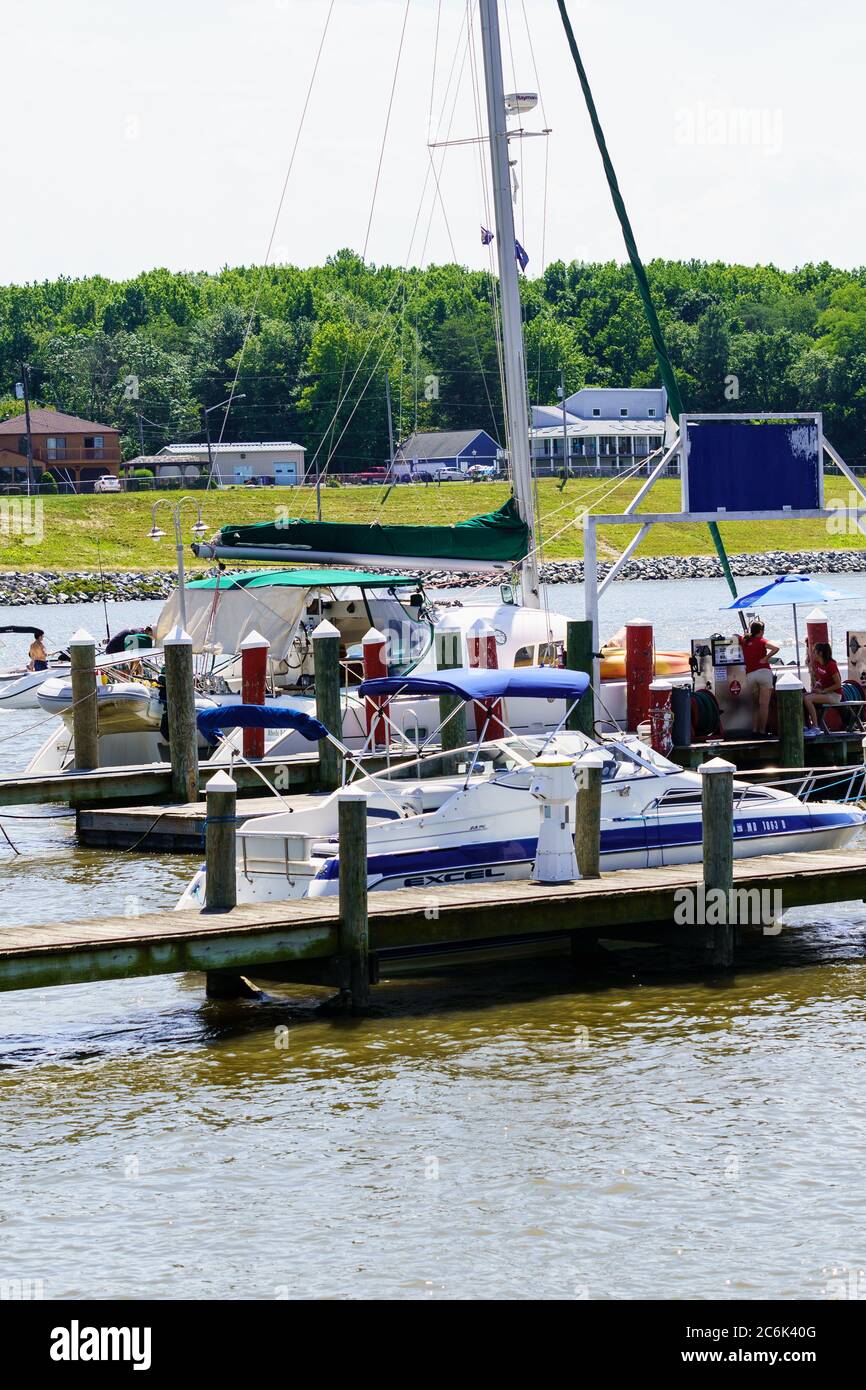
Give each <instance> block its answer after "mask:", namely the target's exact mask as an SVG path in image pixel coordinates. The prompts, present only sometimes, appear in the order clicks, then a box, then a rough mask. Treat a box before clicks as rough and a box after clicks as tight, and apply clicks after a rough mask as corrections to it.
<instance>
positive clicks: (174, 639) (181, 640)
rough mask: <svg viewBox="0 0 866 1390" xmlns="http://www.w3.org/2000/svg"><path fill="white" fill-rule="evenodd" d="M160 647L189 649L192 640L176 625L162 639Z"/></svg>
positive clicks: (178, 624)
mask: <svg viewBox="0 0 866 1390" xmlns="http://www.w3.org/2000/svg"><path fill="white" fill-rule="evenodd" d="M162 645H163V646H164V647H191V646H192V638H191V637H190V635H189V633H188V632H184V630H183V628H182V627H181V625H180V623H177V625H176V626H175V627H173V628H172V630H171V632H169V633H167V634H166V635H165V637H163V639H162Z"/></svg>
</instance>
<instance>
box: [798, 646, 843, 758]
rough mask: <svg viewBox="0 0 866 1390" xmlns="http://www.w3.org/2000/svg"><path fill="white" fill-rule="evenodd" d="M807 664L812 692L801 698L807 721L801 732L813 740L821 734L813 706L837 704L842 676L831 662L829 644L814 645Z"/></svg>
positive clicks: (831, 653) (833, 662) (839, 699)
mask: <svg viewBox="0 0 866 1390" xmlns="http://www.w3.org/2000/svg"><path fill="white" fill-rule="evenodd" d="M809 664H810V666H811V670H812V691H811V694H809V695H804V696H803V704H804V705H805V708H806V721H807V727H806V728H805V729H804V730H803V732H804V734H805V735H806V736H807V737H808V738H815V737H816V735H818V734H819V733H820V732H821V730H820V729H819V728H818V715H817V712H816V709H815V706H816V705H838V704H839V702H840V701H841V699H842V675H841V672H840V671H839V667H838V666H837V665H836V663H835V661H834V660H833V651H832V648H831V647H830V643H829V642H816V643H815V645H814V647H813V648H812V659H811V662H810V663H809Z"/></svg>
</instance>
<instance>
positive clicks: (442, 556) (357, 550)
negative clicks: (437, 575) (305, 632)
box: [216, 497, 529, 584]
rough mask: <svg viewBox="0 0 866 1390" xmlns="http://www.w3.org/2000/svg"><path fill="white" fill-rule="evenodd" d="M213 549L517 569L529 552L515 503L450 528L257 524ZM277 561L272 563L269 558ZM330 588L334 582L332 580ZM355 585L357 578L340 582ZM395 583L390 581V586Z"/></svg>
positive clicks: (225, 533)
mask: <svg viewBox="0 0 866 1390" xmlns="http://www.w3.org/2000/svg"><path fill="white" fill-rule="evenodd" d="M216 544H217V545H218V546H225V547H237V548H239V549H244V550H248V549H252V548H259V549H262V550H274V549H279V548H283V549H285V550H293V551H296V550H298V549H301V550H310V551H315V552H316V553H317V555H320V554H323V553H325V554H333V555H335V556H337V555H339V556H346V555H357V556H359V557H360V558H363V556H365V555H377V556H379V555H381V556H386V557H392V558H393V559H395V560H400V559H405V560H408V559H409V558H411V557H417V556H425V557H429V558H432V559H437V560H441V561H442V563H443V565H447V564H448V561H449V560H452V561H457V560H460V561H466V560H470V561H477V562H478V563H479V564H481V565H483V564H484V563H485V562H488V563H491V562H498V563H503V562H505V563H508V562H513V563H515V564H517V563H519V562H520V561H521V560H523V559H524V558H525V556H526V553H527V551H528V549H529V528H528V527H527V525H526V523H525V522H524V521H521V519H520V514H519V512H518V510H517V503H516V502H515V500H514V498H513V497H509V499H508V501H507V502H505V503H504V504H503V506H501V507H499V509H498V510H497V511H495V512H486V513H485V514H484V515H482V516H471V517H468V518H467V520H465V521H455V522H454V524H453V526H381V525H379V524H378V523H376V524H374V525H373V526H370V525H366V524H361V523H357V522H351V521H300V520H298V521H294V520H291V519H289V520H287V521H280V522H273V521H259V522H255V523H253V524H252V525H250V526H223V527H222V528H221V530H220V532H219V534H218V536H217V540H216ZM269 558H275V557H269ZM330 582H332V583H333V582H336V581H334V580H333V578H332V579H331V581H330ZM344 582H345V583H355V584H357V583H358V582H359V581H358V577H357V575H355V576H353V577H352V578H348V579H346V580H344ZM391 582H392V583H393V580H392V581H391Z"/></svg>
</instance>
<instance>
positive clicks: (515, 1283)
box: [0, 575, 866, 1299]
mask: <svg viewBox="0 0 866 1390" xmlns="http://www.w3.org/2000/svg"><path fill="white" fill-rule="evenodd" d="M759 583H760V580H759V579H755V580H754V581H751V580H749V581H742V582H741V587H744V586H745V585H747V584H748V585H749V586H751V587H757V586H758V585H759ZM838 587H839V588H840V589H844V590H846V591H850V592H853V593H855V594H857V595H858V598H857V599H856V600H855V601H853V602H850V603H846V602H841V603H837V604H834V605H832V607H831V608H830V610H829V612H830V618H831V622H832V626H833V631H834V635H835V639H836V654H837V655H841V654H842V652H843V649H844V634H845V629H846V626H852V627H858V628H859V627H861V626H866V576H864V577H861V576H847V575H846V576H840V577H839V585H838ZM460 596H461V597H467V595H466V594H463V595H460ZM549 598H550V602H551V605H552V607H554V608H556V609H558V610H559V611H561V612H567V613H571V614H576V615H580V614H582V590H581V589H580V588H578V587H570V586H563V587H559V588H554V589H551V590H550V591H549ZM726 602H727V598H726V590H725V588H724V585H723V584H722V582H721V581H711V580H707V581H704V580H688V581H668V582H664V583H661V582H659V583H645V584H633V583H631V584H615V585H613V586H612V588H611V590H610V591H609V592H608V593H607V594H606V595H605V598H604V599H603V601H602V630H603V634H604V633H608V632H612V631H613V630H615V628H616V627H618V626H619V625H620V624H621V623H622V622H624V621H626V620H627V619H628V618H632V617H648V618H650V619H652V620H653V621H654V624H655V629H656V637H657V640H658V641H659V643H660V644H664V645H666V646H679V645H682V644H684V643H685V642H686V640H687V638H688V637H689V636H691V635H706V633H707V632H709V631H713V630H722V631H731V632H733V631H734V630H735V623H734V622H732V618H733V617H734V615H732V614H729V613H728V614H726V613H722V612H720V608H721V605H723V604H724V603H726ZM157 611H158V605H156V604H146V603H144V604H112V605H110V606H109V616H110V621H111V625H112V628H113V629H117V628H121V627H128V626H130V625H131V624H132V623H138V622H143V621H146V620H152V619H153V617H154V616H155V614H156V612H157ZM765 616H766V617H767V619H768V635H769V636H771V637H773V638H774V640H778V638H779V637H781V638H782V639H783V640H791V639H792V637H793V624H792V621H791V613H790V610H789V609H777V610H768V611H767V613H766V614H765ZM802 616H805V615H802ZM8 617H9V621H14V622H16V623H22V624H25V623H30V622H33V623H34V624H36V625H38V626H41V627H44V628H45V630H46V634H47V640H48V642H49V645H51V646H58V645H61V644H62V643H63V642H64V641H66V640H68V638H69V636H70V635H71V634H72V632H73V631H74V630H75V629H76V628H77V627H79V626H82V625H85V626H87V627H88V628H89V629H90V630H91V631H93V632H94V633H96V634H97V635H99V634H101V631H102V626H101V623H102V611H101V608H100V607H99V606H98V605H72V606H68V607H61V606H56V607H55V606H52V607H47V608H27V609H24V608H21V609H14V610H8ZM26 641H27V639H26V638H24V637H20V636H19V637H9V636H6V637H3V638H0V661H2V663H3V664H4V665H8V664H11V662H12V661H14V660H15V659H17V658H18V657H20V655H21V654H22V651H23V650H25V649H26ZM50 726H51V725H50V722H49V721H46V720H44V719H43V718H42V716H41V715H40V714H39V713H38V712H36V711H32V710H22V711H7V712H4V713H3V715H2V717H0V749H2V768H3V771H4V772H6V773H8V772H13V771H16V770H20V769H21V768H23V767H24V766H25V764H26V763H27V761H28V759H29V758H30V757H31V755H32V753H33V752H34V751H35V749H36V748H37V747H38V746H39V744H40V743H41V742H42V741H43V739H44V738H45V737H46V735H47V733H48V730H49V728H50ZM61 812H62V808H56V807H22V808H15V809H13V810H9V811H6V810H4V811H3V812H2V813H0V820H2V825H3V827H4V828H5V830H6V833H7V834H8V836H9V839H10V840H11V842H12V845H11V846H10V844H9V843H7V841H6V840H0V894H2V898H0V901H2V909H0V920H2V923H3V924H6V925H11V924H13V923H21V922H42V921H48V920H60V919H64V918H65V919H71V918H77V917H84V916H99V915H101V914H111V915H117V914H123V913H128V914H130V915H133V914H135V913H137V912H145V911H149V910H153V909H161V908H170V907H171V906H172V905H173V904H174V902H175V901H176V899H177V896H178V894H179V892H180V890H181V887H182V886H183V884H184V883H185V882H186V881H187V879H188V877H189V873H190V866H191V863H193V862H194V861H193V860H191V859H190V858H189V857H184V856H166V855H150V854H145V855H142V854H136V853H127V854H124V853H119V852H113V853H110V854H109V853H105V852H101V851H91V850H81V849H78V848H77V847H76V845H75V842H74V838H73V834H72V821H71V819H70V818H69V816H68V815H67V814H65V812H63V813H61ZM19 816H21V817H24V818H23V819H18V818H17V817H19ZM12 846H14V849H13V848H12ZM16 851H17V852H16ZM786 921H789V922H790V923H792V924H793V927H794V929H793V930H791V931H783V933H782V935H781V937H768V938H766V939H761V938H755V939H753V940H751V941H750V943H749V944H748V945H747V946H746V947H745V948H744V950H743V951H742V954H741V956H740V958H739V960H738V967H737V970H736V972H735V974H734V975H733V976H732V977H731V978H729V979H728V978H720V977H716V978H712V977H709V976H707V977H706V978H703V977H700V976H696V975H694V974H687V973H684V972H683V971H682V970H681V969H679V968H678V967H677V964H676V962H673V961H671V960H670V958H668V957H667V956H666V955H664V954H663V953H661V952H657V951H655V950H650V951H647V950H637V949H635V950H633V951H632V950H624V951H618V952H616V953H612V954H611V958H610V960H609V961H607V962H605V963H604V964H603V965H601V966H595V965H593V966H592V967H588V969H587V972H586V973H585V974H584V975H582V976H581V977H580V978H579V979H578V980H577V981H576V980H575V979H574V977H573V976H572V974H571V973H570V968H569V966H568V963H567V962H566V961H564V960H548V961H541V962H526V961H516V962H512V963H510V964H508V965H499V966H496V967H491V966H489V965H488V966H483V967H482V966H474V967H468V966H467V967H463V968H460V969H457V970H451V971H449V972H448V973H447V974H446V973H443V974H442V975H438V976H431V977H427V978H423V979H418V980H410V981H401V982H399V983H395V984H391V985H385V986H383V987H380V988H379V989H378V990H377V993H376V1004H377V1011H376V1013H375V1014H374V1015H373V1016H372V1017H369V1018H366V1019H360V1020H349V1021H334V1020H326V1019H323V1018H320V1017H318V1016H316V1014H315V1012H314V1008H313V1001H312V999H311V998H305V997H304V995H303V992H302V991H297V990H294V991H292V992H291V998H290V999H289V997H288V996H287V995H285V994H281V993H280V991H279V990H278V989H273V990H272V991H271V993H270V996H269V1002H267V1003H264V1004H262V1003H254V1004H232V1005H226V1004H215V1003H211V1002H208V1001H206V1000H205V997H204V992H203V981H202V979H201V978H200V977H195V976H169V977H156V978H153V979H141V980H129V981H122V982H116V983H110V984H93V985H81V986H71V987H68V988H64V989H54V990H47V991H32V992H21V993H17V994H5V995H3V997H2V1004H0V1009H2V1012H0V1114H2V1117H3V1124H4V1133H5V1138H6V1144H5V1146H4V1148H5V1156H4V1165H5V1166H4V1170H3V1172H2V1175H0V1281H4V1280H5V1281H15V1280H20V1281H27V1280H29V1281H30V1282H31V1287H35V1288H37V1289H41V1290H42V1291H43V1292H44V1295H45V1297H46V1298H64V1297H68V1298H75V1297H96V1298H103V1297H109V1296H120V1297H130V1298H143V1297H174V1298H202V1297H204V1298H216V1297H239V1298H276V1299H283V1298H288V1299H292V1298H296V1297H301V1296H310V1295H312V1296H313V1297H317V1296H319V1297H335V1296H350V1297H360V1298H366V1297H376V1296H385V1297H392V1298H430V1299H436V1298H440V1299H441V1298H469V1297H489V1298H499V1297H509V1298H515V1297H516V1298H519V1297H521V1296H527V1297H528V1296H531V1295H535V1296H541V1297H553V1298H584V1297H588V1298H611V1299H616V1298H641V1297H653V1296H657V1297H661V1298H666V1299H670V1298H685V1297H699V1298H703V1297H706V1298H716V1297H721V1298H725V1297H731V1298H739V1297H745V1298H749V1297H755V1298H757V1297H770V1298H793V1297H798V1296H800V1297H807V1298H821V1297H860V1298H863V1297H866V1273H864V1272H863V1271H864V1270H866V1241H864V1238H863V1235H862V1223H861V1222H860V1221H859V1215H860V1213H859V1207H860V1188H861V1174H860V1167H861V1163H860V1152H859V1141H858V1135H857V1132H856V1127H854V1126H852V1124H851V1119H850V1117H851V1115H852V1114H854V1113H856V1106H857V1104H858V1100H859V1096H860V1094H861V1092H862V1088H863V1078H864V1068H866V1029H864V1023H863V1000H864V994H866V961H864V937H866V907H864V906H863V905H862V904H859V903H857V904H847V905H844V906H842V907H833V908H823V909H816V908H811V909H803V910H801V911H798V912H795V913H791V914H789V917H788V918H786ZM0 930H2V928H0Z"/></svg>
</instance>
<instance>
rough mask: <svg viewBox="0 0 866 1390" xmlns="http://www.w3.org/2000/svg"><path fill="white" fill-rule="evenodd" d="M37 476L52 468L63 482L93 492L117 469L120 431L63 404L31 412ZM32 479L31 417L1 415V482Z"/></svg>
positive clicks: (3, 483) (35, 477)
mask: <svg viewBox="0 0 866 1390" xmlns="http://www.w3.org/2000/svg"><path fill="white" fill-rule="evenodd" d="M30 434H31V438H32V440H33V481H34V482H37V481H38V480H39V478H40V476H41V475H42V474H43V473H51V474H53V476H54V477H55V478H56V479H57V482H58V483H59V484H63V483H66V484H67V485H69V484H71V485H73V486H74V487H75V489H76V491H84V492H89V491H90V490H91V489H92V487H93V483H94V482H95V480H96V479H97V478H101V477H103V476H104V475H105V474H106V473H112V474H115V475H116V474H117V472H118V469H119V467H120V431H119V430H116V429H112V427H111V426H110V425H98V424H95V423H94V422H93V421H92V420H79V419H78V417H77V416H76V415H64V414H62V413H61V412H60V411H59V410H42V409H35V410H31V412H30ZM26 482H27V423H26V420H25V417H24V416H23V415H16V416H14V417H13V418H12V419H11V420H2V421H0V486H8V485H9V484H10V483H18V484H22V483H24V484H26Z"/></svg>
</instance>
